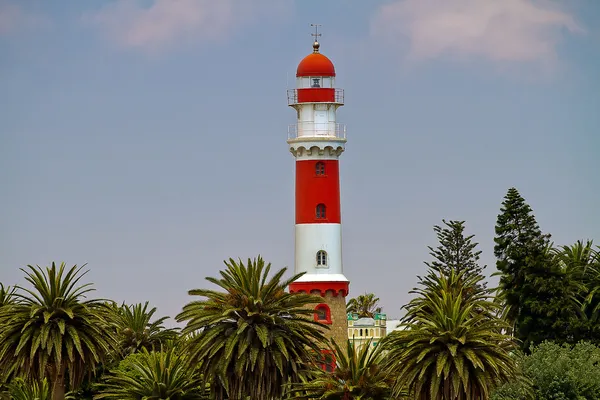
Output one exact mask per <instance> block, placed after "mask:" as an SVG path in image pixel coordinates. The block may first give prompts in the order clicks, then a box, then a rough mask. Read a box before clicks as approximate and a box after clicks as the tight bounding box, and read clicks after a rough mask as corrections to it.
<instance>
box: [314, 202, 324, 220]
mask: <svg viewBox="0 0 600 400" xmlns="http://www.w3.org/2000/svg"><path fill="white" fill-rule="evenodd" d="M316 217H317V219H325V204H317V209H316Z"/></svg>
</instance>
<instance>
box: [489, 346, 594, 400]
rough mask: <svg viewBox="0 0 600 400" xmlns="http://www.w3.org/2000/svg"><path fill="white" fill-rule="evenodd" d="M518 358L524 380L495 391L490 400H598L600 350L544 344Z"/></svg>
mask: <svg viewBox="0 0 600 400" xmlns="http://www.w3.org/2000/svg"><path fill="white" fill-rule="evenodd" d="M531 351H532V352H531V355H529V356H521V357H520V360H519V363H520V365H521V368H522V371H523V374H524V376H523V377H522V378H521V379H520V380H518V381H514V382H510V383H508V384H505V385H503V386H501V387H499V388H498V389H497V390H496V391H495V392H494V394H493V395H492V400H525V399H535V400H600V347H597V346H595V345H593V344H591V343H586V342H581V343H578V344H576V345H575V346H570V345H568V344H564V345H562V346H561V345H558V344H556V343H552V342H544V343H542V344H540V345H539V346H536V347H532V349H531Z"/></svg>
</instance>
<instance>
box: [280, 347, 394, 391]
mask: <svg viewBox="0 0 600 400" xmlns="http://www.w3.org/2000/svg"><path fill="white" fill-rule="evenodd" d="M381 349H382V347H377V348H375V349H373V347H372V345H371V342H370V341H369V342H367V343H366V344H365V345H363V346H361V347H359V348H356V347H355V345H354V344H353V341H352V340H348V341H347V344H346V348H345V349H344V350H342V349H341V348H340V347H339V346H338V344H337V343H335V342H333V346H332V348H331V351H332V352H333V354H334V355H335V358H336V364H337V367H336V368H335V370H334V371H333V373H331V372H326V371H323V370H317V371H315V373H314V375H313V376H311V377H310V379H309V380H307V381H306V382H302V383H300V384H297V385H294V389H293V390H292V396H291V398H292V399H299V400H308V399H319V400H391V399H395V397H394V398H392V385H393V383H394V377H393V376H392V375H391V374H389V373H388V372H387V371H385V370H384V369H383V368H382V365H383V358H384V355H383V353H382V351H381Z"/></svg>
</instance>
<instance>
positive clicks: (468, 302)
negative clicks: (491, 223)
mask: <svg viewBox="0 0 600 400" xmlns="http://www.w3.org/2000/svg"><path fill="white" fill-rule="evenodd" d="M466 274H467V271H466V270H463V271H461V272H456V271H455V270H453V269H452V270H450V273H449V275H448V276H447V275H445V274H443V273H440V272H438V271H434V270H431V271H430V273H429V274H428V276H427V278H426V279H421V280H420V284H421V287H420V288H418V289H414V290H413V292H412V293H415V294H416V295H417V297H416V298H415V299H414V300H413V301H411V302H410V303H409V304H408V305H407V306H406V309H407V314H406V316H405V318H404V320H403V324H402V325H403V326H402V327H403V328H404V329H400V330H397V331H394V332H392V333H391V334H389V335H388V336H386V338H385V339H384V340H383V341H382V342H381V343H382V345H383V346H384V347H385V349H386V350H387V357H386V367H387V368H389V370H390V371H391V372H392V373H393V374H395V376H396V382H395V385H394V392H395V393H396V394H399V393H400V391H401V390H408V391H409V392H410V394H411V398H414V399H418V400H443V399H457V400H475V399H484V400H485V399H488V398H489V395H490V390H491V388H493V387H494V386H496V385H497V384H498V383H500V382H507V381H509V380H510V379H511V378H512V377H513V374H514V370H515V364H514V359H513V358H512V357H511V356H510V352H511V351H512V350H513V348H514V344H513V342H512V340H511V339H510V337H508V336H506V335H505V334H503V333H502V330H503V328H505V324H504V322H503V321H502V320H501V319H499V318H497V317H494V314H495V312H494V309H496V308H497V307H498V305H497V304H496V303H494V302H493V301H492V300H491V298H490V292H489V291H488V290H485V289H482V288H481V287H482V285H479V283H480V281H481V280H482V279H483V277H482V276H476V275H472V276H470V277H467V276H465V275H466ZM473 288H479V289H476V290H473ZM465 289H466V290H465Z"/></svg>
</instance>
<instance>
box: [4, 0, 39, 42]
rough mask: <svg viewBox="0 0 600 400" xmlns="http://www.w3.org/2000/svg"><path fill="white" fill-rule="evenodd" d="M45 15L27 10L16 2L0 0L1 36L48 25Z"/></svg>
mask: <svg viewBox="0 0 600 400" xmlns="http://www.w3.org/2000/svg"><path fill="white" fill-rule="evenodd" d="M48 23H49V20H48V19H46V18H45V17H43V16H41V15H37V14H33V13H29V12H26V11H25V10H23V8H21V7H20V6H19V5H17V3H16V2H13V1H9V0H0V36H4V35H9V34H14V33H17V32H22V31H25V30H30V29H35V28H40V27H47V26H48Z"/></svg>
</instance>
